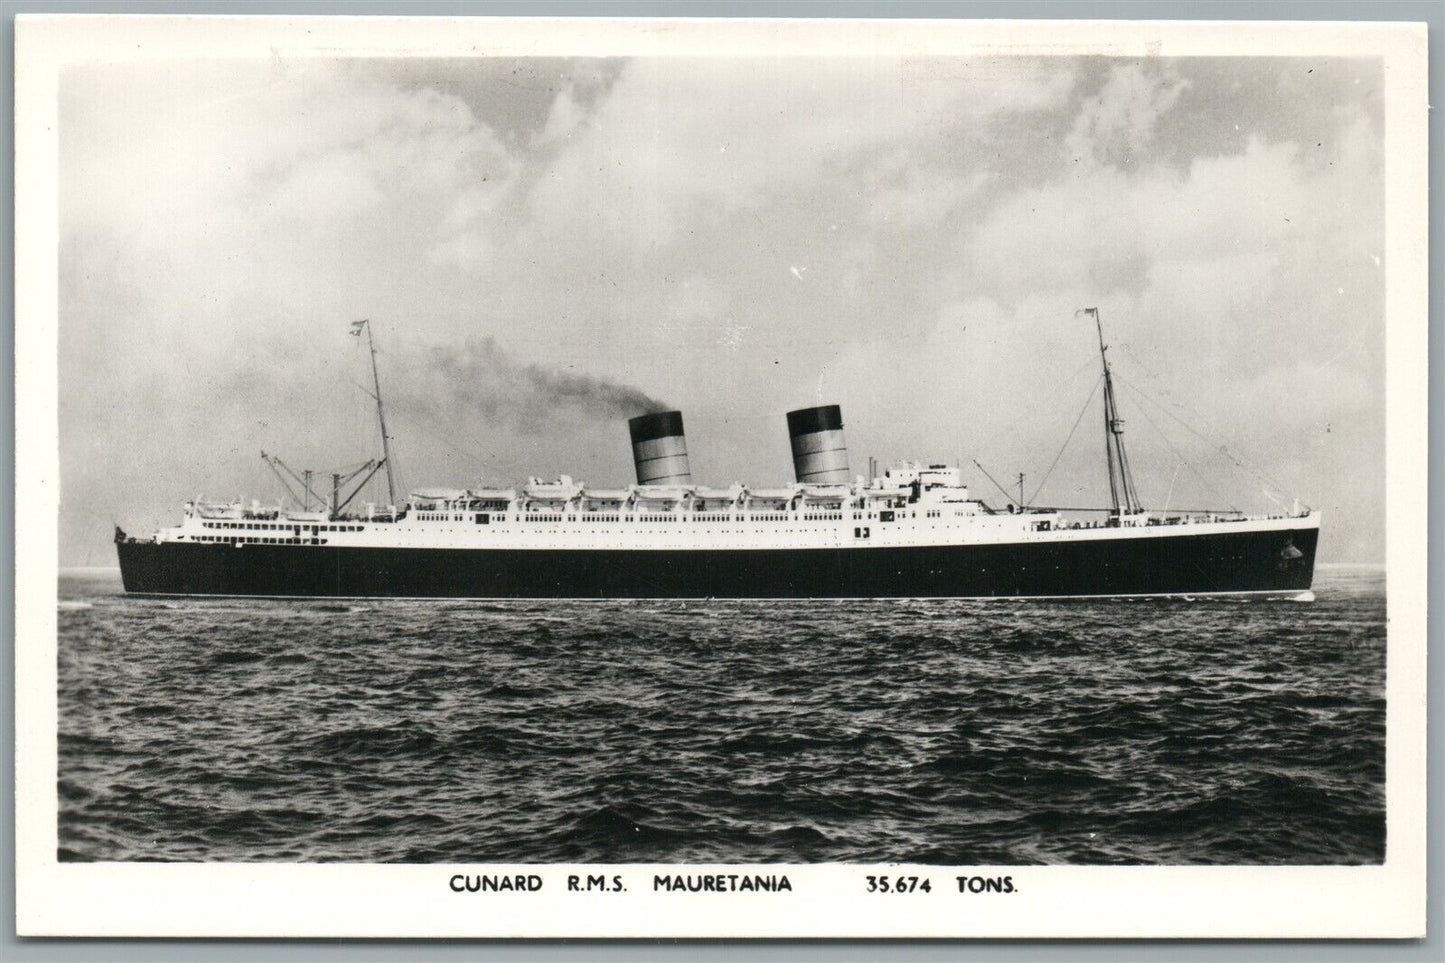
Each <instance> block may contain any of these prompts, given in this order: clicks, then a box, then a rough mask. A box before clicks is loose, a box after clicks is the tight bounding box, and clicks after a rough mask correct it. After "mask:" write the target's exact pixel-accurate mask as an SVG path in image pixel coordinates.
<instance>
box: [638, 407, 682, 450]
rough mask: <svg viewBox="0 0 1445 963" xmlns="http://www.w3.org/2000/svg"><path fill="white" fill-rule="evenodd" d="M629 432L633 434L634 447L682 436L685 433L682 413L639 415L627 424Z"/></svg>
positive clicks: (660, 412)
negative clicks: (660, 439) (646, 442)
mask: <svg viewBox="0 0 1445 963" xmlns="http://www.w3.org/2000/svg"><path fill="white" fill-rule="evenodd" d="M627 430H628V431H630V432H631V433H632V443H633V444H634V445H637V444H640V443H642V442H644V441H653V440H655V439H657V438H671V437H673V436H674V435H681V434H682V433H683V431H682V412H680V411H658V412H655V413H653V414H650V415H638V416H637V417H636V418H632V419H630V420H629V421H628V422H627Z"/></svg>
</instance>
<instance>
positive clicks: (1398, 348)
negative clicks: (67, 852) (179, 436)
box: [15, 17, 1427, 937]
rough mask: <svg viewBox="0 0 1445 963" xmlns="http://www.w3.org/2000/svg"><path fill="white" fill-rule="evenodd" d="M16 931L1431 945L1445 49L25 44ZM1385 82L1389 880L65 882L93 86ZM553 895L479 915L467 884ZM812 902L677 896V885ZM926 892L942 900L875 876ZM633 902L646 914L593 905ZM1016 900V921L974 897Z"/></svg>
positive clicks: (1141, 30) (215, 21) (718, 33)
mask: <svg viewBox="0 0 1445 963" xmlns="http://www.w3.org/2000/svg"><path fill="white" fill-rule="evenodd" d="M16 50H17V56H16V64H17V68H16V145H17V152H16V167H15V176H16V248H15V250H16V255H15V258H16V325H15V338H16V399H17V400H16V504H17V506H25V508H24V511H17V516H16V553H15V557H16V559H17V561H18V560H23V564H17V565H16V567H15V579H16V607H17V608H16V694H15V696H16V703H15V705H16V820H17V821H16V859H17V864H16V888H17V892H16V913H17V918H16V924H17V929H18V932H19V933H20V934H22V935H86V936H297V937H299V936H317V937H334V936H391V937H418V936H438V937H441V936H546V937H580V936H658V937H667V936H693V937H729V936H755V937H767V936H838V937H867V936H897V937H905V936H906V937H944V936H978V937H982V936H1035V937H1039V936H1046V937H1084V936H1111V937H1119V936H1125V937H1166V936H1167V937H1409V936H1418V935H1422V934H1423V933H1424V926H1425V731H1426V730H1425V683H1426V676H1425V652H1426V646H1425V610H1426V564H1425V562H1426V519H1427V502H1426V479H1427V465H1426V454H1427V446H1426V428H1427V424H1426V411H1427V409H1426V401H1427V314H1426V304H1427V298H1426V293H1427V292H1426V261H1427V249H1426V210H1427V209H1426V205H1425V197H1426V170H1427V166H1426V158H1427V150H1426V95H1425V62H1426V52H1425V29H1424V27H1423V25H1403V24H1359V23H1337V22H1335V23H1297V22H1295V23H1260V22H1255V23H1225V22H1210V23H1180V22H1153V23H1149V22H1111V23H1105V22H1078V21H1076V22H1061V21H1037V20H1035V21H1017V22H1010V21H917V20H914V21H864V22H859V21H803V20H792V21H746V20H668V21H638V20H610V21H609V20H595V19H590V20H564V19H549V20H545V21H527V20H519V19H487V20H484V21H483V20H466V21H456V20H448V19H442V18H426V19H402V18H289V17H287V18H281V17H244V18H219V17H216V18H209V17H174V18H160V17H135V18H115V17H21V18H19V19H18V20H17V24H16ZM882 50H887V51H890V52H893V53H901V54H905V55H916V56H926V55H938V54H944V53H958V52H962V51H968V52H975V53H981V52H983V51H985V50H986V51H987V52H989V53H990V54H995V55H996V54H999V53H1015V54H1031V55H1040V54H1043V55H1066V54H1067V55H1080V54H1102V55H1114V56H1150V55H1167V56H1202V55H1238V56H1251V55H1268V56H1280V55H1286V54H1293V55H1305V54H1318V55H1321V56H1341V55H1354V56H1379V57H1383V58H1384V60H1385V66H1386V69H1385V77H1386V98H1385V117H1386V120H1385V137H1386V151H1385V156H1386V158H1387V171H1386V198H1385V203H1386V228H1387V239H1386V259H1385V264H1386V270H1387V278H1386V305H1387V308H1386V314H1387V324H1386V349H1387V360H1386V369H1387V385H1388V388H1387V402H1386V411H1387V427H1386V431H1387V499H1388V503H1387V518H1388V522H1387V524H1388V538H1387V573H1388V591H1389V596H1388V606H1389V641H1388V654H1387V702H1388V707H1387V748H1386V759H1387V833H1388V836H1387V856H1386V860H1385V863H1384V865H1382V866H1364V867H1268V868H1263V867H1118V868H1116V867H1065V866H1050V867H960V868H954V867H937V866H886V867H884V866H878V867H865V866H851V865H850V866H842V865H830V864H824V865H811V866H748V867H709V866H693V865H688V866H675V865H669V866H652V865H635V866H634V865H629V866H620V867H615V868H614V867H598V866H565V865H555V864H546V865H538V866H525V865H519V866H478V865H457V866H449V865H431V866H414V865H405V866H378V865H350V864H347V865H336V864H327V865H277V864H137V863H88V864H82V863H66V864H61V863H58V862H57V858H56V850H57V819H56V816H57V812H58V798H57V788H56V772H57V719H58V717H57V705H56V695H57V693H56V689H57V670H56V608H55V585H56V575H57V557H58V556H57V530H56V525H55V521H56V519H57V517H58V509H59V492H58V479H59V449H58V432H59V427H58V397H57V385H58V373H57V357H56V352H57V306H58V291H57V283H58V281H57V270H56V253H57V250H58V216H57V210H56V198H57V186H58V185H57V169H58V168H57V140H56V138H57V130H56V121H57V111H56V107H57V104H56V90H57V84H56V81H57V76H58V72H59V70H60V69H61V68H62V67H63V66H64V65H65V64H67V63H74V62H77V61H87V60H120V59H137V58H140V59H144V58H165V57H176V56H182V57H194V56H197V55H198V54H200V53H202V52H204V54H205V55H207V56H218V57H219V56H228V57H332V56H337V55H341V54H344V55H347V56H376V57H400V56H442V55H450V56H474V55H540V54H548V55H577V56H610V55H624V54H625V55H636V56H648V55H659V54H667V55H671V56H715V55H717V56H721V55H727V56H736V55H739V54H743V53H746V52H748V51H754V52H760V53H761V52H766V53H777V52H784V53H787V54H790V55H801V54H814V55H830V56H867V55H870V54H872V53H876V52H879V51H882ZM484 872H491V873H500V872H506V873H523V874H528V873H531V874H536V875H538V876H541V877H542V878H543V880H544V886H543V889H542V890H541V891H540V892H537V893H522V894H518V893H486V894H479V893H456V892H453V891H452V886H451V880H452V877H454V876H455V875H457V874H464V875H465V874H471V875H476V874H479V873H484ZM739 872H746V873H747V874H749V875H751V874H763V875H783V874H785V875H786V876H787V877H788V880H789V883H790V885H791V892H784V893H701V894H672V893H662V892H655V891H654V888H653V879H654V877H655V876H657V875H663V874H675V873H685V874H688V875H702V874H708V873H722V874H728V873H739ZM885 872H886V873H888V874H890V875H911V876H926V877H928V878H929V879H930V880H931V882H932V886H933V892H932V893H930V894H928V895H927V896H920V895H918V894H911V895H888V896H886V897H885V896H880V895H878V894H868V893H867V892H866V890H865V887H864V879H865V876H866V875H869V874H877V873H885ZM598 873H606V874H608V875H612V874H614V873H615V874H619V875H622V876H623V877H624V878H625V880H626V882H627V885H628V890H627V892H624V893H607V894H598V893H593V894H577V893H567V892H566V891H565V880H566V877H567V876H568V875H571V874H581V875H582V876H583V878H585V877H586V875H588V874H598ZM959 875H967V876H1009V877H1011V879H1012V881H1013V884H1014V886H1015V887H1016V888H1017V890H1018V891H1017V892H1016V893H1013V894H1007V895H1005V894H996V893H991V894H960V893H958V892H957V891H956V883H955V877H957V876H959Z"/></svg>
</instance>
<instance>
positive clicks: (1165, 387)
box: [1116, 344, 1294, 491]
mask: <svg viewBox="0 0 1445 963" xmlns="http://www.w3.org/2000/svg"><path fill="white" fill-rule="evenodd" d="M1123 348H1124V350H1125V351H1127V352H1128V353H1129V357H1130V358H1131V359H1132V360H1133V362H1134V364H1135V365H1136V366H1138V368H1139V370H1140V372H1142V373H1143V374H1144V375H1146V376H1148V378H1149V379H1150V380H1151V381H1153V382H1155V383H1156V384H1157V385H1158V386H1159V388H1160V390H1161V391H1163V392H1164V393H1165V394H1166V395H1169V396H1170V398H1171V399H1173V398H1174V395H1173V393H1172V392H1171V391H1170V390H1169V384H1168V382H1166V381H1165V380H1164V379H1163V378H1161V377H1159V376H1158V375H1157V374H1155V373H1154V371H1153V369H1151V368H1150V367H1149V366H1148V365H1146V364H1144V362H1143V360H1142V359H1141V358H1140V357H1139V356H1138V355H1137V354H1135V353H1134V351H1133V350H1132V349H1131V348H1130V347H1129V346H1128V345H1127V344H1125V345H1123ZM1116 374H1117V372H1116ZM1134 387H1135V390H1137V391H1142V389H1141V388H1140V387H1139V386H1138V385H1135V386H1134ZM1144 400H1145V401H1148V402H1149V403H1150V404H1152V405H1154V406H1155V407H1157V408H1158V409H1159V410H1160V411H1163V412H1164V413H1165V414H1167V415H1168V416H1169V417H1171V418H1173V419H1174V420H1175V421H1177V422H1179V423H1180V424H1181V425H1183V426H1184V427H1185V428H1188V429H1189V430H1190V431H1191V432H1192V433H1193V434H1194V435H1195V436H1196V437H1198V438H1199V439H1200V440H1201V441H1203V442H1204V443H1205V444H1207V445H1209V446H1210V447H1213V448H1218V449H1219V451H1221V452H1223V453H1224V455H1225V456H1226V457H1228V458H1229V459H1230V460H1231V461H1233V462H1234V463H1235V464H1236V465H1238V466H1239V467H1240V468H1241V469H1243V470H1244V471H1247V472H1249V473H1251V474H1252V475H1254V476H1255V477H1256V478H1257V479H1259V480H1260V481H1262V482H1265V483H1266V484H1268V485H1272V486H1274V487H1275V488H1277V489H1279V490H1281V491H1293V490H1294V488H1293V486H1290V485H1284V484H1281V483H1280V482H1279V481H1278V480H1276V479H1274V478H1271V477H1270V476H1268V475H1266V474H1265V473H1264V471H1263V469H1259V468H1256V467H1254V463H1253V462H1249V463H1246V461H1245V460H1244V459H1243V456H1242V455H1240V456H1236V455H1235V454H1234V453H1233V452H1232V451H1230V450H1229V449H1228V448H1227V447H1225V445H1224V444H1223V443H1222V442H1218V441H1215V440H1214V439H1213V438H1211V437H1207V436H1206V435H1204V434H1203V433H1202V432H1200V431H1199V430H1197V429H1195V428H1194V427H1193V426H1192V425H1190V424H1189V423H1188V422H1186V421H1185V420H1184V419H1182V418H1180V417H1179V416H1178V415H1176V414H1174V412H1172V411H1170V410H1169V409H1168V408H1167V407H1165V406H1164V405H1162V404H1160V403H1159V402H1157V401H1155V400H1154V399H1153V398H1150V397H1149V396H1148V395H1144ZM1174 403H1175V404H1176V405H1178V406H1179V407H1181V408H1183V409H1185V410H1186V411H1188V412H1189V414H1190V415H1192V416H1193V417H1195V418H1197V419H1199V420H1200V422H1201V423H1204V424H1205V425H1206V427H1207V428H1208V430H1209V431H1210V433H1211V434H1213V435H1216V436H1217V435H1219V434H1221V432H1219V430H1218V429H1216V428H1215V427H1214V426H1213V425H1212V424H1209V422H1208V419H1207V418H1205V417H1204V416H1203V415H1201V414H1200V413H1199V412H1198V411H1195V410H1194V409H1193V408H1191V407H1189V405H1187V404H1185V403H1184V402H1182V401H1177V400H1176V401H1175V402H1174Z"/></svg>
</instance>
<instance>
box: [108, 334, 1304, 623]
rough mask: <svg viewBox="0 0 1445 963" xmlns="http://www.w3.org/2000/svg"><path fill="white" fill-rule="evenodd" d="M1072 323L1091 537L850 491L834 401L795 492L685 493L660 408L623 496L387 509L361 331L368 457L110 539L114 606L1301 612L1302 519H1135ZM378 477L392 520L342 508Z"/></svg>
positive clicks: (422, 494) (680, 448)
mask: <svg viewBox="0 0 1445 963" xmlns="http://www.w3.org/2000/svg"><path fill="white" fill-rule="evenodd" d="M1081 313H1083V314H1086V315H1088V316H1091V317H1092V318H1093V320H1094V321H1095V323H1096V325H1097V326H1098V329H1099V353H1100V359H1101V361H1102V364H1103V375H1102V383H1103V389H1104V398H1103V402H1104V404H1103V408H1104V417H1103V422H1104V424H1103V428H1104V431H1103V435H1104V441H1105V454H1106V458H1105V461H1106V464H1107V469H1108V473H1109V490H1110V493H1111V505H1110V506H1108V507H1107V508H1104V509H1101V510H1100V517H1099V518H1098V519H1097V520H1095V521H1081V520H1078V516H1077V515H1075V514H1073V513H1072V512H1071V510H1066V509H1059V508H1047V507H1034V506H1027V505H1025V504H1023V499H1022V497H1020V498H1019V499H1018V500H1017V501H1016V502H1015V501H1012V500H1011V501H1010V503H1009V504H1007V505H1006V506H1004V507H995V506H993V505H990V504H989V503H988V502H986V501H985V500H984V499H982V498H979V497H976V496H974V495H973V494H972V493H971V492H970V490H969V488H968V487H967V485H966V484H965V483H964V479H963V475H962V472H961V470H960V468H959V466H957V465H946V464H935V463H916V462H905V463H902V464H898V465H895V466H893V467H890V468H887V469H886V470H885V471H884V472H883V473H882V474H881V475H878V476H876V477H868V478H864V477H862V476H857V477H853V476H851V475H850V469H849V464H848V450H847V446H846V444H845V442H844V434H843V419H842V414H841V412H840V410H839V408H838V407H837V406H836V405H825V406H821V407H815V408H805V409H801V410H798V411H792V412H789V413H788V414H787V419H786V421H787V430H788V435H789V438H790V440H791V444H792V452H793V466H794V472H795V481H794V483H793V484H791V485H786V486H781V487H775V488H752V487H749V486H745V485H738V484H735V485H732V486H731V487H727V488H715V487H707V486H704V485H698V484H695V483H694V482H693V479H692V474H691V471H690V469H689V465H688V453H687V440H686V435H685V433H684V430H683V420H682V415H681V413H679V412H676V411H666V412H653V413H646V414H641V415H639V416H638V417H636V418H633V419H632V420H631V421H630V422H629V429H630V433H631V440H632V452H633V457H634V462H635V465H636V471H637V483H636V484H634V485H629V486H627V487H625V488H614V489H602V488H590V487H588V486H586V485H585V484H583V483H581V482H577V481H574V480H573V479H571V478H569V477H567V476H563V477H561V478H559V479H557V480H555V481H542V480H540V479H536V478H533V479H531V480H530V481H529V482H528V483H527V484H526V485H524V486H522V487H520V488H508V489H499V488H473V489H465V490H453V489H423V490H417V491H412V492H411V493H410V494H409V495H408V496H407V497H406V498H398V497H397V489H396V480H395V474H394V472H393V469H392V457H391V451H390V445H389V436H388V434H387V428H386V415H385V409H384V407H383V405H382V401H381V382H380V377H379V374H378V372H377V366H376V346H375V343H374V341H372V340H371V339H372V334H371V326H370V324H369V323H367V322H365V321H362V322H356V323H355V324H354V325H353V331H352V333H353V334H357V335H358V336H359V335H360V334H362V333H363V332H364V333H365V334H366V336H367V339H368V343H369V346H370V354H371V374H372V378H373V383H374V385H375V395H374V397H375V399H376V413H377V418H378V421H379V423H380V430H381V444H382V456H381V458H379V459H371V460H369V461H367V462H366V463H365V464H363V465H362V466H361V467H360V468H358V469H356V470H354V471H352V472H350V473H348V474H347V475H342V474H333V475H332V476H331V491H330V493H329V496H328V495H327V494H326V493H316V492H314V490H313V484H312V481H313V479H312V473H310V472H306V473H304V474H303V473H296V472H294V471H292V470H290V469H289V468H288V467H287V466H285V464H284V463H283V462H281V461H280V459H277V458H274V457H273V456H268V455H265V453H263V457H264V458H266V459H267V461H268V463H270V464H271V465H272V468H273V470H275V471H277V474H278V475H279V476H280V477H281V478H282V481H283V482H287V477H286V476H287V475H289V476H290V479H291V481H294V482H295V483H296V484H297V485H298V486H299V487H300V493H299V495H298V496H297V497H296V501H297V502H298V503H299V504H300V508H297V509H288V508H286V507H284V506H276V507H263V506H261V505H260V504H259V503H256V502H252V503H250V504H249V505H246V504H243V503H233V504H217V503H208V502H205V501H202V500H195V501H191V502H188V503H187V504H186V506H185V510H184V517H183V519H182V521H181V523H180V524H179V525H176V526H174V527H172V528H166V529H163V530H161V531H158V532H156V533H155V534H154V535H152V536H151V537H149V538H133V537H129V536H127V535H126V534H125V533H124V532H123V531H121V530H120V529H119V528H117V529H116V546H117V549H118V551H119V555H120V568H121V576H122V580H123V582H124V585H125V590H126V591H127V592H130V593H137V594H147V595H182V596H184V595H220V596H262V597H334V598H604V599H611V598H619V599H620V598H632V599H636V598H670V599H671V598H689V599H692V598H736V599H753V598H804V597H811V598H1021V597H1033V598H1078V597H1116V598H1144V597H1186V598H1192V597H1208V596H1221V595H1224V596H1265V597H1268V596H1275V597H1287V598H1299V599H1309V598H1312V595H1311V594H1310V586H1311V581H1312V579H1313V574H1314V556H1315V545H1316V541H1317V538H1318V535H1319V527H1320V516H1319V513H1318V512H1317V511H1313V510H1310V509H1299V508H1298V507H1296V509H1295V510H1293V511H1291V512H1289V513H1287V514H1282V515H1272V516H1247V515H1244V514H1241V513H1238V512H1235V511H1227V512H1226V511H1200V512H1185V511H1175V512H1172V513H1171V512H1159V511H1150V510H1148V509H1146V508H1145V507H1143V505H1142V504H1141V503H1140V501H1139V496H1138V493H1137V491H1136V490H1135V487H1134V481H1133V477H1132V474H1131V472H1130V468H1129V461H1128V456H1127V453H1126V451H1125V446H1124V429H1123V424H1124V423H1123V420H1122V419H1121V418H1120V417H1119V414H1118V408H1117V403H1116V397H1115V392H1114V383H1113V375H1112V373H1111V371H1110V364H1109V356H1108V350H1107V347H1106V345H1105V342H1104V334H1103V326H1102V323H1100V321H1099V315H1098V311H1097V309H1093V308H1089V309H1085V311H1083V312H1081ZM978 467H979V469H980V470H981V471H982V466H978ZM383 469H384V470H385V472H386V479H387V488H388V495H389V496H390V497H389V501H388V503H387V504H386V505H376V504H366V505H361V506H357V507H353V503H354V502H355V500H356V497H357V495H358V494H359V493H360V492H361V491H362V489H363V487H364V486H365V485H366V483H367V482H368V481H369V480H370V479H371V478H372V477H373V476H376V475H377V474H378V473H379V472H381V471H382V470H383ZM870 474H872V473H871V472H870ZM986 474H987V473H986V472H985V475H986ZM287 484H288V487H290V484H289V482H287ZM348 488H350V489H351V490H350V492H349V493H348V492H347V489H348ZM293 494H295V490H294V489H293Z"/></svg>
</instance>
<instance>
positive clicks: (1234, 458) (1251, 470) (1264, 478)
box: [1120, 379, 1293, 492]
mask: <svg viewBox="0 0 1445 963" xmlns="http://www.w3.org/2000/svg"><path fill="white" fill-rule="evenodd" d="M1120 380H1121V381H1122V380H1124V379H1120ZM1125 384H1126V385H1128V386H1129V388H1130V389H1131V390H1132V391H1133V392H1134V393H1135V394H1136V395H1137V396H1138V397H1139V398H1141V399H1143V400H1144V401H1147V402H1149V404H1151V405H1153V406H1154V407H1155V408H1158V409H1159V410H1160V411H1162V412H1164V413H1165V414H1166V415H1168V416H1169V417H1170V418H1173V419H1174V420H1175V421H1176V422H1178V423H1179V424H1180V425H1181V426H1183V427H1184V428H1185V429H1186V430H1187V431H1188V432H1189V433H1190V434H1192V435H1193V436H1194V437H1196V438H1198V439H1199V440H1200V441H1202V442H1204V443H1205V444H1206V445H1208V446H1209V447H1210V448H1211V449H1212V450H1215V451H1218V452H1219V453H1220V454H1222V455H1223V456H1224V457H1225V458H1228V459H1229V460H1230V461H1231V462H1232V463H1233V464H1234V466H1235V467H1236V468H1238V469H1239V470H1240V471H1243V472H1246V473H1247V474H1250V475H1253V476H1254V477H1255V479H1256V480H1258V481H1260V482H1263V483H1264V484H1265V485H1267V486H1269V487H1272V488H1277V489H1279V490H1280V491H1282V492H1283V491H1293V489H1292V488H1291V487H1290V486H1288V485H1282V484H1280V483H1279V482H1278V481H1276V480H1275V479H1273V478H1271V477H1270V476H1269V475H1266V474H1265V473H1264V471H1263V470H1261V469H1258V468H1255V467H1254V466H1253V465H1252V464H1247V463H1246V462H1245V461H1243V460H1242V456H1239V455H1236V454H1235V453H1234V452H1232V451H1230V450H1229V448H1228V447H1227V446H1225V445H1224V444H1223V443H1221V442H1217V441H1215V440H1214V439H1213V438H1210V437H1208V436H1207V435H1204V434H1202V433H1201V432H1200V431H1198V430H1197V429H1196V428H1194V426H1192V425H1190V424H1189V422H1187V421H1185V420H1184V419H1183V418H1180V417H1179V416H1178V415H1176V414H1175V413H1174V412H1172V411H1170V410H1169V409H1168V408H1167V407H1165V406H1164V405H1161V404H1160V403H1159V402H1157V401H1155V400H1154V399H1153V398H1151V397H1149V396H1148V395H1146V394H1144V392H1143V390H1142V389H1141V388H1139V386H1138V385H1135V384H1133V383H1132V382H1128V381H1125Z"/></svg>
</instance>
